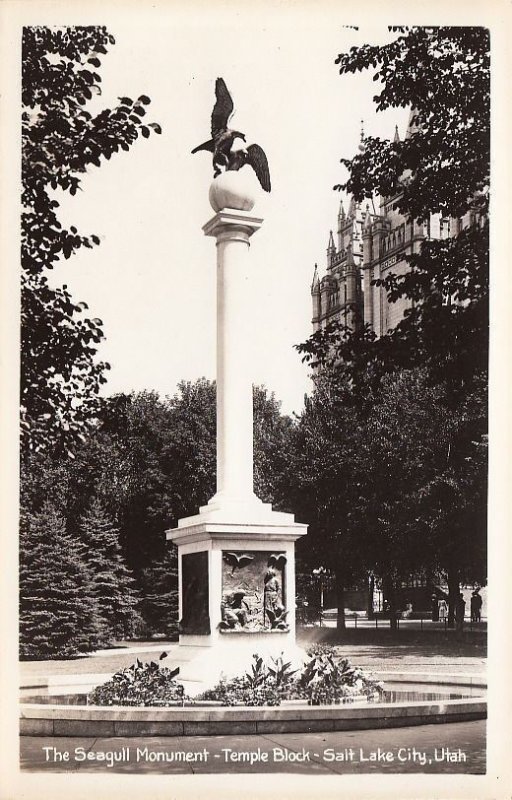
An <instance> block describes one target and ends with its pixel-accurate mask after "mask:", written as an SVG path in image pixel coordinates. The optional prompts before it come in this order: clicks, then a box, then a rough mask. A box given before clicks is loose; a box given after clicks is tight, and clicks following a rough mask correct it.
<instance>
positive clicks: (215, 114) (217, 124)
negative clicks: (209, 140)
mask: <svg viewBox="0 0 512 800" xmlns="http://www.w3.org/2000/svg"><path fill="white" fill-rule="evenodd" d="M215 97H216V101H215V105H214V107H213V111H212V136H213V138H214V139H215V138H216V137H217V136H218V135H219V133H222V131H225V130H226V128H227V127H228V120H229V118H230V116H231V114H232V113H233V109H234V106H233V100H232V99H231V95H230V93H229V92H228V87H227V86H226V84H225V83H224V79H223V78H217V80H216V81H215Z"/></svg>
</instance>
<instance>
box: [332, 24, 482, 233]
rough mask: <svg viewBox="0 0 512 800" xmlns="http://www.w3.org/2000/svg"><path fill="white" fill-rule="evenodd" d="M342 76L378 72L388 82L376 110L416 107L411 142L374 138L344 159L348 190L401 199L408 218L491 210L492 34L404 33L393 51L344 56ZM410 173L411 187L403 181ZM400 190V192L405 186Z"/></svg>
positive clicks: (371, 49) (375, 48) (366, 49)
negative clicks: (356, 153) (490, 44)
mask: <svg viewBox="0 0 512 800" xmlns="http://www.w3.org/2000/svg"><path fill="white" fill-rule="evenodd" d="M336 63H337V64H338V65H339V70H340V74H341V75H347V74H350V73H354V72H360V71H362V70H368V69H372V70H374V80H376V81H377V80H378V81H380V82H381V84H382V90H381V92H380V94H378V95H376V96H375V97H374V102H375V104H376V108H377V111H382V110H384V109H388V108H399V107H407V106H409V107H410V108H412V109H413V110H414V116H413V120H412V126H411V127H412V131H411V133H412V134H413V135H411V136H410V137H408V138H406V139H405V140H404V141H401V142H391V141H387V140H384V141H383V140H381V139H374V138H368V139H366V140H365V148H364V151H362V152H359V154H358V155H357V156H356V157H355V158H354V159H352V160H347V159H343V161H342V163H343V164H345V166H347V167H348V168H349V170H350V178H349V180H348V181H347V182H346V183H345V184H344V185H343V188H345V189H346V190H347V191H348V192H349V193H350V194H353V195H354V197H355V198H356V200H362V199H363V197H371V196H372V195H373V194H375V193H378V194H380V195H381V196H382V197H390V196H393V195H395V194H396V193H397V188H399V196H398V197H397V200H396V202H397V205H398V208H399V210H400V211H401V212H403V213H405V214H406V215H410V216H411V217H412V218H413V219H416V220H425V219H428V217H429V215H430V214H432V213H440V214H441V215H443V216H451V217H462V216H463V215H464V214H465V213H466V211H468V210H469V209H470V208H471V207H472V206H473V205H474V204H475V203H476V204H477V206H478V208H479V209H480V210H481V211H485V209H486V208H487V200H488V197H487V192H488V188H489V163H490V159H489V141H490V140H489V121H490V115H489V96H490V95H489V90H490V80H489V76H490V53H489V31H488V30H486V29H485V28H471V27H467V26H465V27H437V28H434V27H411V28H405V29H403V30H402V31H401V32H400V35H398V36H397V37H396V38H395V39H394V40H393V41H392V42H390V43H389V44H387V45H363V46H361V47H353V48H352V49H351V50H350V52H348V53H343V54H341V55H339V56H338V58H337V59H336ZM404 173H405V174H406V175H407V180H406V181H403V180H402V181H400V179H401V178H402V177H403V176H404ZM399 181H400V185H399V186H398V182H399Z"/></svg>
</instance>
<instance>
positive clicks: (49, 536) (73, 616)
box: [20, 503, 101, 659]
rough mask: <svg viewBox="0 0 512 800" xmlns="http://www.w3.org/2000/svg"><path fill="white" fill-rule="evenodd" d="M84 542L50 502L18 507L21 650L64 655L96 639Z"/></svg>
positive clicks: (95, 609)
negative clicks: (33, 509)
mask: <svg viewBox="0 0 512 800" xmlns="http://www.w3.org/2000/svg"><path fill="white" fill-rule="evenodd" d="M90 588H91V575H90V573H89V570H88V568H87V565H86V562H85V558H84V551H83V547H82V546H81V544H80V542H79V540H78V539H76V538H75V537H73V536H70V535H69V534H68V533H67V531H66V523H65V519H64V518H63V516H62V515H61V514H60V513H59V512H58V511H56V510H55V508H54V507H53V506H52V504H51V503H46V504H45V505H44V506H43V508H42V509H41V510H40V511H39V512H37V513H30V512H28V511H27V510H25V509H23V510H22V513H21V525H20V652H21V655H22V656H23V657H25V658H36V659H37V658H67V657H70V656H75V655H78V654H79V653H85V652H88V651H90V650H92V649H94V648H95V647H97V645H98V643H99V641H100V631H101V621H100V619H99V617H98V607H97V604H96V601H95V599H94V598H93V596H92V594H91V591H90Z"/></svg>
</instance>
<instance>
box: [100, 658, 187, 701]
mask: <svg viewBox="0 0 512 800" xmlns="http://www.w3.org/2000/svg"><path fill="white" fill-rule="evenodd" d="M179 671H180V670H179V667H177V668H176V669H168V668H167V667H161V666H160V665H159V664H156V663H155V662H154V661H151V662H150V663H149V664H147V663H143V662H142V661H139V659H137V661H136V662H135V664H132V665H131V667H126V668H125V669H122V670H119V672H116V674H115V675H113V676H112V678H111V680H109V681H107V682H106V683H104V684H102V685H101V686H97V687H96V688H95V689H93V691H92V692H90V693H89V695H88V698H87V702H88V703H89V704H91V705H98V706H167V705H173V704H175V703H184V702H185V700H189V698H187V697H186V695H185V691H184V688H183V686H182V685H181V684H180V683H177V682H176V681H175V680H174V678H175V677H176V675H177V674H178V673H179Z"/></svg>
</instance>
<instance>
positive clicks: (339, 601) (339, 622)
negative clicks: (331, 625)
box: [336, 574, 345, 631]
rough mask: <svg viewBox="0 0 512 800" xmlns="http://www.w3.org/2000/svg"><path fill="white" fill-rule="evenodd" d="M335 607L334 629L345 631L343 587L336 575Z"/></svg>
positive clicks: (340, 579) (342, 582) (341, 580)
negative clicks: (336, 611)
mask: <svg viewBox="0 0 512 800" xmlns="http://www.w3.org/2000/svg"><path fill="white" fill-rule="evenodd" d="M336 605H337V607H338V614H337V617H336V629H337V630H339V631H340V630H345V586H344V581H343V579H342V578H341V577H339V576H338V574H337V575H336Z"/></svg>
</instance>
